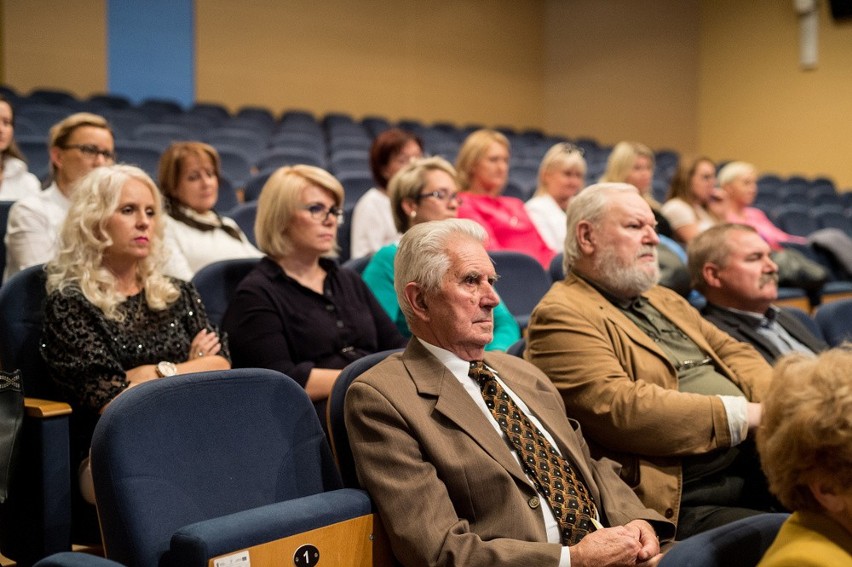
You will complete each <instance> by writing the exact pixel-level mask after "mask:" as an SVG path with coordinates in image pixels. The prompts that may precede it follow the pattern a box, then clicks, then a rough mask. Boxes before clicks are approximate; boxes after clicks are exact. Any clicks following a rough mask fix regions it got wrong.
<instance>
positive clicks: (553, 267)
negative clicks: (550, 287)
mask: <svg viewBox="0 0 852 567" xmlns="http://www.w3.org/2000/svg"><path fill="white" fill-rule="evenodd" d="M563 257H564V255H563V253H562V252H560V253H559V254H557V255H556V256H554V257H553V260H551V261H550V270H549V272H550V279H551V280H553V281H554V282H561V281H562V280H564V279H565V270H564V269H563V268H562V259H563Z"/></svg>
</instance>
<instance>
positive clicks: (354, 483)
mask: <svg viewBox="0 0 852 567" xmlns="http://www.w3.org/2000/svg"><path fill="white" fill-rule="evenodd" d="M395 352H402V349H397V350H386V351H382V352H377V353H374V354H370V355H367V356H365V357H363V358H359V359H358V360H356V361H355V362H353V363H351V364H350V365H348V366H347V367H346V368H344V369H343V370H341V371H340V375H339V376H338V377H337V380H335V381H334V386H332V388H331V394H330V395H329V396H328V406H327V412H328V415H327V417H328V434H329V436H330V437H331V444H332V447H334V456H335V458H336V459H337V468H338V470H340V476H341V477H342V478H343V484H344V486H347V487H349V488H360V486H361V485H360V484H359V483H358V475H357V474H356V472H355V460H354V458H353V457H352V449H351V448H350V446H349V437H348V435H347V433H346V423H345V422H344V420H343V405H344V402H345V401H346V390H347V389H348V388H349V385H350V384H351V383H352V382H353V381H354V380H355V379H356V378H358V376H360V375H361V374H363V373H364V372H366V371H367V370H369V369H370V368H372V367H373V366H375V365H376V364H378V363H380V362H381V361H383V360H384V359H385V358H387V357H388V356H389V355H391V354H393V353H395Z"/></svg>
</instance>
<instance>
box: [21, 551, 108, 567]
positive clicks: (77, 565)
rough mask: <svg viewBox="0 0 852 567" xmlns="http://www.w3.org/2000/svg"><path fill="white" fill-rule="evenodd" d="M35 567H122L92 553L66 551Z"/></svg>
mask: <svg viewBox="0 0 852 567" xmlns="http://www.w3.org/2000/svg"><path fill="white" fill-rule="evenodd" d="M35 567H121V563H116V562H115V561H111V560H109V559H104V558H103V557H98V556H97V555H92V554H90V553H80V552H72V551H64V552H62V553H56V554H54V555H51V556H50V557H45V558H44V559H42V560H41V561H39V562H38V563H36V564H35Z"/></svg>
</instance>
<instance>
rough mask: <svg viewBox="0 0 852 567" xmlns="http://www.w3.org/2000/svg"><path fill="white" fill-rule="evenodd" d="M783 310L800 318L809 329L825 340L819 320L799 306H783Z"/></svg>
mask: <svg viewBox="0 0 852 567" xmlns="http://www.w3.org/2000/svg"><path fill="white" fill-rule="evenodd" d="M781 309H782V310H783V311H786V312H787V313H789V314H790V315H792V316H793V317H795V318H796V319H798V320H799V322H800V323H802V324H803V325H804V326H805V327H807V328H808V330H809V331H810V332H811V333H813V334H814V336H815V337H819V338H820V339H823V340H825V337H823V336H822V329H820V328H819V325H817V322H816V321H814V318H813V317H811V316H810V315H808V314H807V313H805V312H804V311H802V310H801V309H799V308H798V307H782V308H781Z"/></svg>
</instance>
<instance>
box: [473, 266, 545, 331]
mask: <svg viewBox="0 0 852 567" xmlns="http://www.w3.org/2000/svg"><path fill="white" fill-rule="evenodd" d="M488 255H489V256H491V259H492V260H493V261H494V267H495V269H496V270H497V273H498V274H499V276H500V280H499V281H498V282H497V293H499V294H500V299H501V300H502V301H503V303H505V304H506V307H508V308H509V312H510V313H511V314H512V315H513V316H514V317H515V320H516V321H517V322H518V326H519V327H520V328H521V329H524V328H526V326H527V323H529V320H530V314H531V313H532V310H533V309H534V308H535V306H536V305H538V302H539V301H540V300H541V298H542V297H544V294H545V293H547V290H549V289H550V285H551V284H552V283H553V280H552V279H551V277H550V276H549V275H548V273H547V272H545V271H544V268H542V267H541V264H539V263H538V262H537V261H536V260H535V258H533V257H532V256H529V255H527V254H522V253H520V252H510V251H506V250H494V251H490V252H488Z"/></svg>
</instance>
